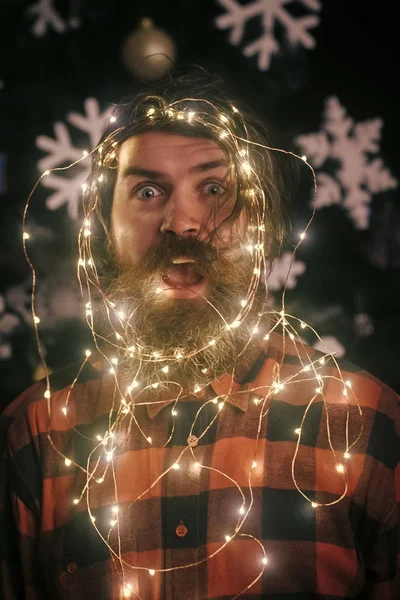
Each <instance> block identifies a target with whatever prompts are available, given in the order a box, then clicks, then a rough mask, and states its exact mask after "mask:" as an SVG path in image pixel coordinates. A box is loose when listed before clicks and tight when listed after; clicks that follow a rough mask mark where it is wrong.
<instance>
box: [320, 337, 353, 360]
mask: <svg viewBox="0 0 400 600" xmlns="http://www.w3.org/2000/svg"><path fill="white" fill-rule="evenodd" d="M314 348H315V349H316V350H320V351H321V352H323V353H324V354H333V355H334V356H335V358H342V357H343V356H344V355H345V354H346V349H345V347H344V346H343V345H342V344H341V343H340V342H339V340H337V339H336V338H335V337H334V336H332V335H324V336H322V337H321V340H318V342H316V343H315V344H314Z"/></svg>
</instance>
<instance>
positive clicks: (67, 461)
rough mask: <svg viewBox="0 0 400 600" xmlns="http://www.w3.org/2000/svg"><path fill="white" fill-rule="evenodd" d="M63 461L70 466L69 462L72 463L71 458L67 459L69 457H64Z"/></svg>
mask: <svg viewBox="0 0 400 600" xmlns="http://www.w3.org/2000/svg"><path fill="white" fill-rule="evenodd" d="M64 462H65V464H66V465H67V467H70V466H71V464H72V461H71V460H69V458H66V459H65V461H64Z"/></svg>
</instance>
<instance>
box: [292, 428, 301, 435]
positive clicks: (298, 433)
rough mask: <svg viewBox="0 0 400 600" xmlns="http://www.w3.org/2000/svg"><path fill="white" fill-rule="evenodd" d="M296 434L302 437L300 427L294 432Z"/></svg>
mask: <svg viewBox="0 0 400 600" xmlns="http://www.w3.org/2000/svg"><path fill="white" fill-rule="evenodd" d="M294 432H295V433H297V435H300V434H301V429H300V427H298V428H297V429H295V430H294Z"/></svg>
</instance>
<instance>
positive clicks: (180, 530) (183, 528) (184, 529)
mask: <svg viewBox="0 0 400 600" xmlns="http://www.w3.org/2000/svg"><path fill="white" fill-rule="evenodd" d="M187 532H188V530H187V527H186V525H184V523H183V521H181V523H180V525H178V527H177V528H176V529H175V533H176V535H178V536H179V537H185V535H186V534H187Z"/></svg>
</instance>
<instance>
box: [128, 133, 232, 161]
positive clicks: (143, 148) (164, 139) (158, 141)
mask: <svg viewBox="0 0 400 600" xmlns="http://www.w3.org/2000/svg"><path fill="white" fill-rule="evenodd" d="M214 160H226V154H225V152H224V151H223V149H222V148H221V146H220V145H219V144H218V143H217V142H215V141H214V140H211V139H208V138H200V137H187V136H183V135H177V134H171V133H165V132H155V131H151V132H147V133H142V134H140V135H137V136H134V137H131V138H129V139H127V140H126V141H125V142H124V143H123V144H122V146H121V148H120V152H119V164H120V167H121V168H123V167H124V166H128V165H132V164H135V165H140V166H141V167H144V166H146V167H149V166H153V167H155V166H157V165H158V166H161V165H162V166H163V168H164V169H165V168H168V167H171V168H172V167H174V166H175V167H180V168H186V169H188V168H190V167H192V166H195V165H196V164H200V163H204V162H209V161H214Z"/></svg>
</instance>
